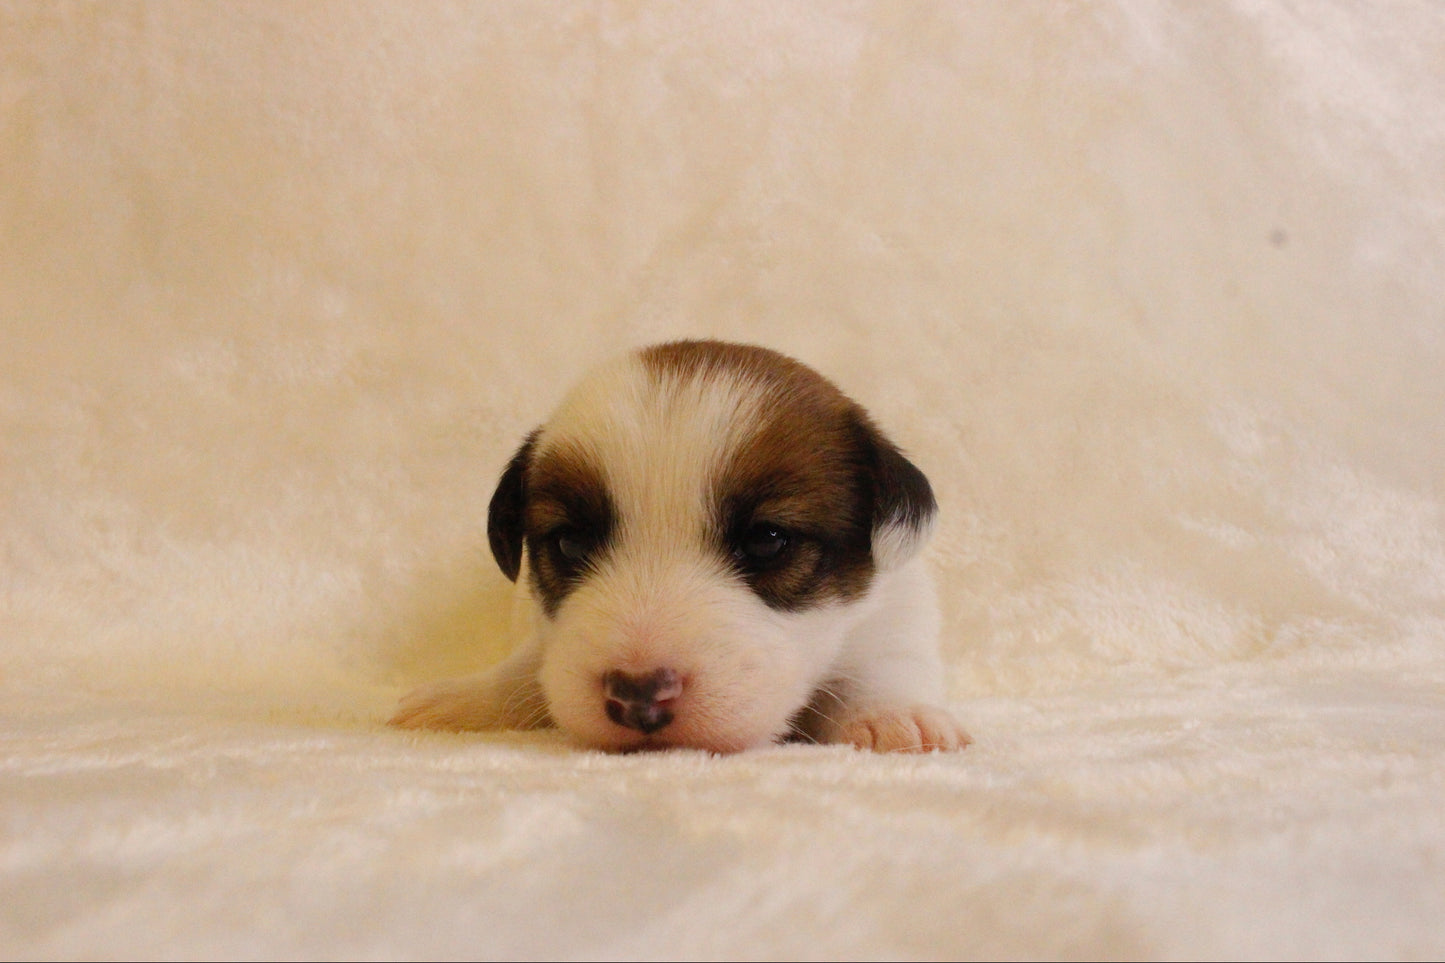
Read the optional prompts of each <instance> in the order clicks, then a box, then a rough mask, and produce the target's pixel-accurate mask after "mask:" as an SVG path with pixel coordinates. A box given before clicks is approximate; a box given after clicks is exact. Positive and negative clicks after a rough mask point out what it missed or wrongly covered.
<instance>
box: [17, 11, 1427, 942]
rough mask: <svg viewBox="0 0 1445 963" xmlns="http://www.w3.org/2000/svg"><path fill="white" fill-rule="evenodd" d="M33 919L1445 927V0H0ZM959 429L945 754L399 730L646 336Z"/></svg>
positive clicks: (393, 928)
mask: <svg viewBox="0 0 1445 963" xmlns="http://www.w3.org/2000/svg"><path fill="white" fill-rule="evenodd" d="M0 171H3V176H0V339H3V343H0V657H3V663H0V956H3V957H6V958H97V957H115V958H127V959H131V958H137V957H141V958H144V957H158V958H174V959H194V958H198V957H199V958H281V957H285V958H333V959H366V958H419V957H421V958H442V957H467V958H483V959H534V958H536V959H581V958H596V959H678V958H714V959H783V958H798V959H827V960H837V959H851V958H891V959H943V958H980V959H998V958H1024V957H1027V958H1038V957H1058V958H1081V959H1101V958H1135V957H1151V958H1164V959H1191V958H1200V957H1214V958H1240V957H1252V958H1280V959H1301V958H1304V959H1325V958H1395V959H1418V958H1440V957H1441V956H1442V955H1445V520H1442V510H1445V307H1442V290H1445V287H1442V282H1445V7H1442V6H1441V5H1440V4H1438V3H1433V2H1428V0H1400V2H1394V3H1388V4H1364V3H1354V2H1339V3H1334V2H1328V0H1318V2H1314V0H1312V2H1307V3H1304V2H1302V3H1290V2H1265V0H1217V2H1210V3H1198V2H1192V0H1179V2H1176V3H1170V2H1163V0H1159V2H1154V0H1099V2H1095V3H1088V4H1065V3H1048V2H1039V3H1031V2H1007V0H997V2H989V0H979V2H958V3H911V2H910V3H904V2H895V0H877V2H858V3H832V2H817V3H811V2H798V3H778V2H775V0H766V2H748V0H744V2H696V3H686V4H662V3H650V2H642V3H573V2H566V3H542V2H536V3H527V2H485V3H422V4H410V3H408V4H392V3H380V2H379V3H367V2H354V3H345V4H292V3H281V2H277V3H227V2H208V3H192V2H188V0H176V2H169V0H155V2H149V3H127V2H114V3H106V4H61V3H42V2H27V0H11V2H0ZM699 335H711V336H719V337H725V338H731V339H736V340H748V341H757V342H762V343H765V344H768V345H770V346H773V347H776V348H779V349H781V350H783V351H786V352H789V353H791V354H794V355H796V356H798V357H800V358H802V359H803V360H805V361H807V362H809V363H810V364H813V365H814V366H816V367H818V368H819V369H821V370H823V371H824V372H826V373H827V374H829V375H830V376H832V377H833V378H834V379H835V380H836V381H838V382H839V383H840V384H841V385H843V386H844V388H845V389H846V390H848V391H849V392H850V393H851V394H853V395H854V396H856V397H857V398H858V399H860V400H861V401H862V402H864V403H865V404H866V405H868V406H869V407H870V408H871V409H872V411H873V412H874V414H875V415H876V417H877V419H878V421H879V422H880V423H881V424H882V425H883V426H884V427H885V428H886V429H887V430H888V431H889V432H890V433H891V434H892V435H893V436H894V437H895V438H896V439H897V440H898V441H899V443H900V444H902V445H903V446H904V447H905V448H906V449H908V451H909V452H910V453H911V455H912V456H913V457H914V460H915V461H917V462H918V464H920V465H921V466H923V467H924V468H925V470H926V471H927V472H928V473H929V474H930V476H931V477H932V479H933V481H934V484H935V487H936V489H937V491H938V495H939V499H940V502H941V505H942V516H941V529H940V531H939V534H938V537H937V538H936V540H935V542H934V544H933V546H932V548H931V552H932V559H933V562H934V564H935V565H936V569H937V572H938V576H939V581H940V586H941V591H942V595H943V599H944V614H945V623H946V629H945V638H944V646H945V652H946V656H947V664H948V667H949V671H950V678H949V685H950V697H951V699H952V700H953V703H954V706H955V708H956V709H957V711H958V712H959V714H960V715H961V716H962V717H963V718H964V719H965V720H967V724H968V725H969V727H970V729H971V730H972V732H973V733H974V735H975V736H976V738H977V743H976V745H974V746H973V747H972V748H970V749H969V750H968V751H967V752H965V753H962V754H959V755H956V756H946V757H945V756H929V757H875V756H869V755H864V754H860V753H855V752H853V751H850V750H846V749H837V748H809V747H801V746H789V747H779V748H776V749H770V750H767V751H762V752H754V753H749V754H745V755H740V756H734V757H726V758H713V757H708V756H706V755H703V754H699V753H688V752H678V753H668V754H653V755H639V756H630V757H625V758H618V757H610V756H604V755H600V754H596V753H591V752H584V751H580V750H577V749H574V748H572V747H571V746H569V745H567V744H566V743H565V742H563V741H562V740H561V739H560V738H559V737H557V736H556V735H555V734H546V733H543V734H533V735H486V734H476V735H437V734H415V733H404V732H398V731H393V730H389V729H387V728H385V727H384V726H383V725H382V720H384V719H385V717H386V715H387V714H388V712H389V711H390V708H391V706H392V704H393V702H394V700H395V698H396V697H397V696H398V695H400V693H401V692H402V691H404V690H405V689H406V688H408V687H409V686H411V685H413V684H415V683H418V682H421V681H424V680H428V679H430V678H434V677H437V676H440V675H444V674H448V673H453V672H460V671H464V670H468V669H471V668H474V667H477V666H481V665H485V664H487V663H489V662H490V661H493V660H495V659H496V658H498V657H499V656H500V655H501V653H502V652H503V651H504V649H505V645H506V643H505V636H504V626H505V619H506V601H505V600H506V593H507V584H506V582H505V580H504V579H503V578H502V576H501V575H500V573H499V572H497V570H496V569H495V566H494V565H493V564H492V562H491V560H490V558H489V556H488V553H487V551H486V543H485V537H484V524H485V510H486V503H487V499H488V498H489V496H490V494H491V486H492V484H493V482H494V480H495V478H496V476H497V474H498V473H499V471H500V470H501V467H502V466H503V464H504V463H505V461H506V459H507V457H508V456H509V455H510V454H511V451H512V449H513V447H514V446H515V445H516V443H517V442H518V441H519V439H520V438H521V437H522V435H523V434H524V433H525V432H526V431H527V430H529V429H530V428H531V427H533V425H535V424H536V423H537V422H538V421H540V420H541V419H542V418H543V417H544V416H545V414H546V413H547V411H548V410H549V409H550V407H551V406H552V404H553V403H554V402H555V401H556V400H557V399H558V397H559V395H560V393H561V391H562V390H563V388H564V387H565V385H566V384H567V383H568V382H570V381H571V379H572V378H573V377H574V376H575V375H576V374H577V373H578V372H580V371H581V370H582V368H584V367H586V366H588V365H590V364H591V363H593V362H595V361H597V360H598V359H600V358H602V357H605V356H607V355H610V354H612V353H613V352H616V351H619V350H622V349H624V348H627V347H631V346H634V345H639V344H643V343H647V342H650V341H655V340H660V339H667V338H674V337H681V336H699Z"/></svg>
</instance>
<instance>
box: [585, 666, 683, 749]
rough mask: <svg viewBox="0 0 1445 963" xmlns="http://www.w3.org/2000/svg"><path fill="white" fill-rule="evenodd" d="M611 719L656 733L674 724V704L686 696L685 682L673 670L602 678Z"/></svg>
mask: <svg viewBox="0 0 1445 963" xmlns="http://www.w3.org/2000/svg"><path fill="white" fill-rule="evenodd" d="M602 691H603V692H604V693H606V695H607V718H609V719H611V720H612V721H613V722H615V723H617V724H618V725H619V726H626V727H627V728H629V729H636V730H638V731H639V732H643V733H653V732H656V731H657V730H659V729H661V728H662V727H663V726H665V725H667V724H668V723H670V722H671V721H672V704H673V701H674V700H675V699H677V697H678V696H680V695H682V678H681V677H680V676H679V675H678V674H677V673H676V672H674V671H673V670H672V669H653V670H652V671H651V672H623V671H622V670H621V669H613V670H612V671H610V672H608V673H606V674H605V675H603V676H602Z"/></svg>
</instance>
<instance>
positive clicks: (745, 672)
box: [391, 341, 969, 752]
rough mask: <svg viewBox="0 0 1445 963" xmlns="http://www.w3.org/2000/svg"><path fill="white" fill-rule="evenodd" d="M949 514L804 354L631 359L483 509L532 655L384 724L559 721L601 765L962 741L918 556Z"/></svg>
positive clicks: (705, 345) (410, 703)
mask: <svg viewBox="0 0 1445 963" xmlns="http://www.w3.org/2000/svg"><path fill="white" fill-rule="evenodd" d="M935 513H936V505H935V502H934V499H933V492H932V489H931V488H930V487H929V484H928V479H927V478H925V477H924V476H923V473H922V472H920V471H919V470H918V469H917V468H916V467H914V465H913V464H912V463H911V462H909V461H908V460H907V459H906V458H904V457H903V455H902V454H900V453H899V451H898V449H897V448H895V447H894V446H893V444H892V443H890V442H889V441H888V439H886V438H884V437H883V435H882V434H881V433H880V432H879V430H878V429H877V428H876V427H875V426H874V424H873V423H872V421H870V420H869V418H868V415H867V414H866V413H865V412H864V411H863V410H862V409H861V408H860V407H859V406H858V405H856V404H855V403H853V402H852V401H850V400H849V399H848V398H847V397H845V396H844V395H843V394H842V392H840V391H839V390H838V389H837V388H836V387H834V386H833V385H832V384H831V383H830V382H828V381H827V380H826V379H824V378H823V377H822V376H820V375H819V374H817V373H816V372H814V371H813V370H811V369H810V368H807V367H806V366H804V365H802V364H800V363H798V362H797V361H793V360H791V359H789V358H786V357H783V356H782V355H780V354H777V353H775V352H773V351H769V350H766V349H764V348H758V347H752V346H747V345H738V344H726V343H722V342H717V341H679V342H674V343H671V344H663V345H658V346H655V347H651V348H647V349H645V350H643V351H640V352H637V353H634V354H630V355H627V356H626V357H624V358H622V359H620V360H618V361H616V362H613V363H612V364H609V365H605V366H603V367H602V368H600V369H598V370H597V371H595V372H593V373H592V374H591V375H589V376H587V377H586V378H585V379H584V380H583V381H582V382H581V383H580V384H579V385H577V387H576V388H575V389H574V390H573V391H572V392H571V393H570V394H569V395H568V396H567V397H566V398H565V400H564V401H563V402H562V404H561V406H560V407H559V408H558V410H557V411H556V413H555V414H554V415H553V416H552V418H551V420H550V421H548V422H547V423H546V424H545V425H543V426H542V427H541V428H539V429H537V430H536V431H534V432H533V433H532V434H531V435H530V436H529V437H528V438H527V440H526V441H525V443H523V445H522V447H521V449H520V450H519V451H518V452H517V453H516V455H515V456H514V457H513V458H512V460H511V463H510V464H509V465H508V466H507V468H506V470H505V472H503V474H502V478H501V481H500V482H499V483H498V485H497V490H496V493H495V494H494V495H493V497H492V501H491V506H490V511H489V518H488V524H487V535H488V539H489V541H490V542H491V548H492V554H493V555H494V556H495V557H496V560H497V564H498V565H500V566H501V568H502V571H503V572H504V573H506V575H507V577H508V578H509V579H512V580H513V581H515V582H516V583H517V586H518V596H519V602H520V603H521V605H520V607H519V611H518V615H519V617H520V618H519V621H520V622H521V623H522V625H520V626H519V628H520V629H521V632H520V633H519V634H520V635H521V636H522V640H521V642H520V644H519V646H518V647H517V649H516V650H515V651H514V652H513V654H512V655H511V656H510V657H509V658H507V659H506V660H505V661H504V662H502V663H501V664H500V665H498V666H496V667H495V668H493V669H491V670H490V671H487V672H483V673H481V674H479V675H475V676H469V677H466V678H462V679H456V680H452V681H446V682H440V683H436V684H433V685H429V686H424V687H422V688H420V689H417V690H416V691H414V692H412V693H411V694H410V695H408V696H406V697H405V698H404V699H402V701H401V705H400V707H399V708H398V710H397V712H396V715H395V716H394V717H393V718H392V720H391V722H392V724H393V725H398V726H406V727H412V728H432V729H500V728H529V727H535V726H543V725H549V724H555V725H557V726H559V727H560V728H561V729H563V730H564V731H565V732H567V733H569V734H570V735H571V736H572V737H573V738H574V739H576V740H578V741H580V742H581V743H583V744H585V745H588V746H593V747H596V748H600V749H607V750H632V749H646V748H661V747H669V746H683V747H692V748H697V749H704V750H709V751H712V752H736V751H739V750H742V749H747V748H750V747H753V746H765V745H768V744H769V743H773V742H776V741H779V740H782V739H800V740H805V741H813V742H822V743H851V744H852V745H855V746H858V747H861V748H864V749H873V750H877V751H880V752H889V751H898V750H903V751H926V750H932V749H960V748H962V747H963V746H965V745H967V744H968V742H969V737H968V735H967V733H965V732H964V731H963V729H962V728H961V727H960V726H959V724H958V722H957V721H956V720H955V719H954V718H953V716H952V715H950V714H949V712H948V711H947V710H945V709H944V708H942V707H941V701H942V667H941V665H940V660H939V655H938V648H937V632H938V616H937V611H936V605H935V600H934V598H933V592H932V584H931V582H930V580H929V578H928V575H927V573H926V571H925V570H924V568H923V566H922V562H921V560H920V559H919V558H918V554H919V550H920V549H921V548H922V546H923V544H924V542H925V541H926V540H927V538H928V536H929V534H930V532H931V531H932V528H933V522H934V515H935Z"/></svg>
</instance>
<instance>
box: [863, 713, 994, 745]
mask: <svg viewBox="0 0 1445 963" xmlns="http://www.w3.org/2000/svg"><path fill="white" fill-rule="evenodd" d="M839 741H840V742H847V743H852V744H853V745H855V746H857V747H858V748H859V749H871V750H872V751H874V752H934V751H942V752H952V751H954V750H957V749H962V748H964V747H965V746H967V745H968V744H969V743H970V742H972V741H973V737H972V736H970V735H969V734H968V733H967V732H965V731H964V729H963V726H961V725H959V723H958V720H957V719H955V718H954V717H953V715H952V714H951V713H949V712H948V711H947V710H945V709H940V708H937V707H936V706H927V705H917V706H907V707H895V706H883V707H874V708H869V709H865V710H863V711H861V712H859V713H858V714H857V715H855V716H854V717H853V718H851V719H849V720H848V721H847V722H846V723H845V724H844V726H843V730H842V737H841V739H840V740H839Z"/></svg>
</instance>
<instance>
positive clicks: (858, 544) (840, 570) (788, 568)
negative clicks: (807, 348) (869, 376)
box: [642, 341, 934, 611]
mask: <svg viewBox="0 0 1445 963" xmlns="http://www.w3.org/2000/svg"><path fill="white" fill-rule="evenodd" d="M642 359H643V362H644V363H645V364H646V365H648V367H649V368H651V369H652V370H653V371H654V373H655V374H656V375H658V376H659V377H664V378H676V379H680V380H688V379H693V378H707V377H714V376H718V375H723V374H725V375H728V376H731V377H733V378H736V379H738V380H739V381H741V382H743V383H745V384H746V385H747V386H748V388H749V390H755V391H757V392H759V393H761V394H762V396H763V400H762V404H761V405H759V407H758V411H759V417H758V423H757V426H756V429H755V430H754V431H753V432H752V433H751V434H750V435H749V437H747V438H746V439H745V440H744V441H743V442H742V443H741V445H740V447H739V448H738V449H737V450H736V451H735V452H733V453H732V455H731V458H730V459H729V461H728V462H727V463H726V464H725V465H724V467H723V469H722V472H721V473H720V475H719V477H718V478H717V479H716V480H715V482H714V494H713V499H714V512H715V531H716V539H717V541H718V543H719V546H720V548H721V549H722V550H723V551H724V552H725V553H726V554H727V557H728V558H729V559H730V561H731V562H732V564H733V565H734V567H735V569H736V570H737V571H738V573H739V574H740V576H741V577H742V578H743V579H744V580H746V581H747V583H748V584H749V585H750V586H751V587H752V589H753V591H754V592H756V593H757V594H758V596H759V597H760V598H761V599H762V600H763V601H764V602H766V603H767V604H768V605H769V606H771V607H772V608H776V609H780V610H785V611H791V610H797V609H803V608H808V607H810V606H814V605H818V604H821V603H824V602H828V601H834V600H836V601H845V600H849V599H853V598H856V597H858V596H859V595H861V594H862V593H863V592H865V591H866V590H867V588H868V586H869V584H870V583H871V581H872V578H873V574H874V571H875V560H874V556H873V536H874V532H875V530H876V529H877V527H878V526H879V525H881V524H891V523H893V522H894V521H897V522H899V523H904V524H915V525H921V524H923V523H924V522H925V521H926V520H927V518H928V517H929V516H931V514H932V513H933V511H934V503H933V495H932V492H931V490H930V489H929V487H928V482H927V479H926V478H924V476H923V474H922V473H921V472H919V471H918V470H917V468H915V467H914V466H913V465H911V464H910V463H909V462H908V461H907V460H906V459H904V458H903V456H902V455H901V454H900V453H899V452H898V450H897V449H896V448H894V447H893V445H892V444H891V443H889V442H888V441H887V439H885V438H884V437H883V436H882V434H881V433H880V432H879V431H878V429H877V428H876V427H875V426H874V425H873V423H872V422H871V420H870V419H869V418H868V416H867V414H866V413H865V412H864V411H863V409H862V408H860V407H859V406H858V405H857V404H856V403H854V402H853V401H852V400H850V399H849V398H848V397H847V396H846V395H844V394H843V393H842V392H841V391H840V390H838V388H837V387H836V386H835V385H833V384H832V382H830V381H828V380H827V379H826V378H824V377H823V376H822V375H820V374H818V373H817V372H815V371H813V370H812V369H811V368H809V367H807V366H806V365H803V364H801V363H799V362H797V361H794V360H792V359H791V358H788V357H786V356H784V355H781V354H778V353H777V352H774V351H770V350H768V349H766V348H760V347H756V346H752V345H738V344H727V343H723V342H716V341H682V342H673V343H670V344H665V345H659V346H657V347H654V348H651V349H648V350H647V351H645V352H643V354H642Z"/></svg>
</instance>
